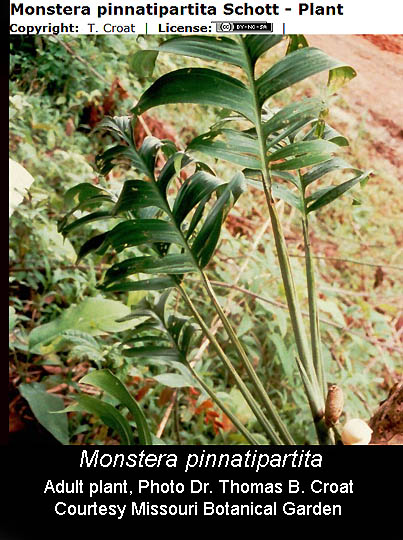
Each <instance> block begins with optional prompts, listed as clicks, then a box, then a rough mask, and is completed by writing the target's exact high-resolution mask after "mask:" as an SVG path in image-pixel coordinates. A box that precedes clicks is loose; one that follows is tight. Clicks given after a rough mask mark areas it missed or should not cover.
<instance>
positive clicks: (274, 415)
mask: <svg viewBox="0 0 403 540" xmlns="http://www.w3.org/2000/svg"><path fill="white" fill-rule="evenodd" d="M166 212H167V214H168V215H169V217H170V219H171V222H172V224H173V225H174V227H175V228H176V230H177V232H178V234H180V235H181V237H182V238H183V245H184V249H185V250H186V252H187V253H188V255H189V257H191V258H192V260H193V262H194V264H195V266H196V267H197V268H198V270H199V273H200V276H201V278H202V283H203V286H204V289H205V290H206V292H207V294H208V296H209V297H210V299H211V301H212V302H213V305H214V307H215V310H216V312H217V315H218V317H219V318H220V319H221V322H222V324H223V326H224V328H225V330H226V331H227V333H228V335H229V338H230V340H231V342H232V343H233V345H234V347H235V349H236V351H237V353H238V355H239V357H240V359H241V361H242V363H243V365H244V367H245V369H246V371H247V372H248V375H249V377H250V379H251V382H252V384H253V386H254V388H255V390H256V393H257V395H258V396H259V398H260V400H261V402H262V404H263V405H264V407H265V409H266V411H267V414H268V416H269V419H270V421H271V422H273V424H274V425H275V427H276V428H277V430H278V431H279V433H280V435H281V437H282V438H283V441H284V442H285V443H287V444H290V445H294V444H295V441H294V440H293V438H292V436H291V434H290V433H289V431H288V429H287V427H286V425H285V424H284V422H283V421H282V419H281V417H280V415H279V414H278V412H277V410H276V408H275V407H274V405H273V403H272V401H271V400H270V398H269V396H268V395H267V392H266V390H265V388H264V387H263V385H262V383H261V381H260V380H259V377H258V376H257V375H256V372H255V370H254V368H253V366H252V364H251V362H250V360H249V358H248V356H247V354H246V352H245V350H244V348H243V346H242V344H241V342H240V341H239V339H238V336H237V335H236V333H235V331H234V329H233V328H232V326H231V323H230V322H229V320H228V317H227V316H226V315H225V313H224V310H223V309H222V307H221V305H220V303H219V301H218V299H217V297H216V295H215V293H214V290H213V288H212V286H211V284H210V281H209V279H208V277H207V276H206V274H205V272H204V271H203V269H202V268H200V266H199V264H198V261H197V260H196V259H195V257H194V255H193V252H192V250H191V249H190V247H189V246H188V243H187V241H186V239H185V237H184V234H183V231H182V229H181V228H180V227H178V226H177V225H176V222H175V219H174V216H173V214H172V212H171V210H170V208H169V206H168V205H167V208H166ZM178 287H179V289H180V291H181V294H182V297H183V298H184V299H185V301H186V303H187V304H188V306H189V307H190V309H191V310H192V312H193V313H194V315H195V317H196V318H197V319H198V321H199V324H200V326H202V328H203V331H204V333H205V334H206V335H207V333H206V332H208V333H209V335H208V338H209V341H210V342H211V343H213V341H212V339H213V340H214V341H215V342H216V343H217V345H218V346H219V344H218V342H217V341H216V339H215V337H214V336H213V334H212V333H211V332H210V329H209V328H208V326H207V325H206V324H205V323H204V321H203V320H202V319H201V317H200V315H199V313H198V312H197V309H196V308H195V307H194V306H193V308H192V307H191V306H190V304H189V301H191V300H190V298H189V297H187V298H185V297H184V296H183V293H184V292H185V291H184V289H183V287H182V286H181V285H180V284H178ZM192 305H193V304H192ZM193 310H194V311H193ZM200 321H201V322H200ZM204 328H205V329H206V330H204ZM211 338H212V339H211ZM219 347H220V346H219ZM220 349H221V347H220ZM216 350H217V348H216ZM217 352H218V350H217ZM221 352H222V354H224V352H223V351H222V349H221ZM219 354H220V353H219ZM220 356H221V354H220ZM224 356H225V358H226V360H224V358H223V356H221V359H222V360H224V362H226V365H227V367H228V364H227V362H228V363H229V365H230V366H231V369H232V370H233V371H234V373H235V374H236V377H238V379H239V381H240V382H241V383H242V384H243V385H244V387H245V389H246V391H247V392H248V393H249V395H250V397H251V398H252V399H253V397H252V394H250V392H249V390H248V389H247V387H246V385H245V384H244V383H243V381H242V379H241V378H240V377H239V375H238V373H237V372H236V371H235V369H234V367H233V366H232V364H231V362H230V360H229V359H228V357H227V356H226V355H225V354H224ZM231 372H232V371H231ZM234 373H233V374H234ZM234 376H235V375H234ZM240 390H241V388H240ZM241 392H242V390H241ZM244 397H245V399H247V398H246V396H245V395H244ZM247 401H248V399H247ZM248 403H249V401H248ZM249 405H250V403H249ZM250 406H251V405H250ZM256 406H257V407H258V405H257V404H256ZM251 408H252V410H254V409H253V407H252V406H251ZM259 414H260V416H261V418H262V420H263V422H264V424H265V425H266V428H267V427H269V426H270V433H271V438H272V439H273V435H275V436H276V438H277V439H278V440H280V441H281V439H279V438H278V436H277V434H276V433H275V431H274V430H273V428H272V426H271V425H270V424H269V422H268V420H267V418H266V417H265V416H264V415H263V413H262V412H261V410H260V408H259ZM262 425H263V424H262ZM276 444H283V442H278V443H276Z"/></svg>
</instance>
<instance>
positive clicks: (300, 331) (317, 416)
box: [240, 37, 327, 444]
mask: <svg viewBox="0 0 403 540" xmlns="http://www.w3.org/2000/svg"><path fill="white" fill-rule="evenodd" d="M240 40H241V43H242V46H243V48H244V51H245V59H246V61H247V66H248V67H247V70H246V73H247V77H248V82H249V85H250V88H251V90H252V94H253V99H254V105H255V112H256V118H255V128H256V134H257V138H258V142H259V153H260V160H261V163H262V181H263V188H264V193H265V197H266V202H267V206H268V209H269V214H270V219H271V222H272V228H273V236H274V241H275V245H276V250H277V256H278V259H279V264H280V270H281V276H282V279H283V284H284V289H285V294H286V299H287V304H288V310H289V313H290V318H291V325H292V328H293V332H294V336H295V342H296V345H297V350H298V356H299V359H300V361H301V364H302V366H303V368H304V370H305V372H306V374H307V377H308V380H309V381H310V383H311V385H310V386H305V388H306V391H307V397H308V402H309V405H310V409H311V412H312V417H313V420H314V423H315V428H316V432H317V436H318V440H319V442H320V443H321V444H326V439H327V437H324V433H323V426H322V423H323V420H322V418H323V414H324V399H323V397H322V392H321V390H320V387H319V382H318V378H317V376H316V371H315V367H314V364H313V360H312V356H311V354H310V351H309V347H308V341H307V337H306V332H305V327H304V323H303V319H302V313H301V308H300V305H299V301H298V297H297V294H296V290H295V284H294V279H293V276H292V271H291V265H290V259H289V256H288V250H287V246H286V243H285V238H284V234H283V231H282V227H281V223H280V220H279V217H278V213H277V209H276V207H275V202H274V199H273V196H272V193H271V184H272V180H271V174H270V168H269V161H268V157H267V153H266V143H265V138H264V136H263V129H262V120H261V112H260V104H259V99H258V95H257V89H256V84H255V77H254V68H253V66H252V64H251V61H250V57H249V54H248V52H247V50H246V45H245V42H244V40H243V38H242V37H241V38H240ZM326 433H327V430H326Z"/></svg>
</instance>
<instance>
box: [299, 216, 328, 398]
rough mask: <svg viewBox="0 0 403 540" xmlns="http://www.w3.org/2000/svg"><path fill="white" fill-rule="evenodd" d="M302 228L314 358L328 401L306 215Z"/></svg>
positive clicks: (320, 384) (313, 268)
mask: <svg viewBox="0 0 403 540" xmlns="http://www.w3.org/2000/svg"><path fill="white" fill-rule="evenodd" d="M302 227H303V230H304V243H305V267H306V283H307V289H308V302H309V326H310V331H311V348H312V357H313V364H314V367H315V371H316V375H317V378H318V382H319V386H320V388H321V390H322V395H323V398H324V399H326V381H325V373H324V367H323V358H322V344H321V339H320V328H319V310H318V304H317V300H316V283H315V267H314V261H313V258H312V251H311V243H310V239H309V224H308V218H307V216H306V215H304V217H303V219H302Z"/></svg>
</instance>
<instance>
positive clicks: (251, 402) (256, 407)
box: [177, 283, 283, 445]
mask: <svg viewBox="0 0 403 540" xmlns="http://www.w3.org/2000/svg"><path fill="white" fill-rule="evenodd" d="M177 287H178V290H179V292H180V294H181V295H182V298H183V299H184V301H185V302H186V304H187V305H188V307H189V309H190V311H191V312H192V314H193V315H194V317H195V318H196V320H197V322H198V323H199V325H200V327H201V329H202V330H203V332H204V334H205V336H206V337H207V338H208V340H209V341H210V343H211V345H212V346H213V347H214V349H215V350H216V352H217V354H218V356H219V357H220V358H221V360H222V361H223V362H224V364H225V366H226V367H227V369H228V371H229V372H230V373H231V375H232V376H233V377H234V379H235V382H236V384H237V386H238V388H239V390H240V392H241V393H242V395H243V397H244V398H245V400H246V402H247V403H248V405H249V407H250V408H251V409H252V411H253V413H254V415H255V417H256V419H257V420H258V421H259V422H260V424H261V426H262V427H263V429H264V430H265V432H266V434H267V435H268V436H269V438H270V440H271V441H272V442H273V443H274V444H279V445H282V444H283V441H282V440H281V439H280V437H279V436H278V435H277V433H276V432H275V430H274V429H273V427H272V426H271V424H270V422H269V421H268V419H267V418H266V417H265V416H264V414H263V412H262V410H261V409H260V406H259V405H258V404H257V403H256V401H255V399H254V397H253V396H252V394H251V393H250V391H249V390H248V387H247V386H246V384H245V383H244V382H243V380H242V379H241V377H240V376H239V375H238V372H237V371H236V369H235V368H234V366H233V365H232V364H231V361H230V360H229V358H228V357H227V355H226V354H225V353H224V351H223V350H222V348H221V346H220V344H219V343H218V341H217V340H216V339H215V337H214V336H213V334H212V333H211V332H210V329H209V327H208V326H207V325H206V323H205V322H204V320H203V318H202V317H201V316H200V314H199V312H198V311H197V309H196V307H195V306H194V304H193V302H192V300H191V299H190V297H189V295H188V294H187V292H186V291H185V288H184V287H183V285H182V284H181V283H178V285H177Z"/></svg>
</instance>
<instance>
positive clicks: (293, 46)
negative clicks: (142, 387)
mask: <svg viewBox="0 0 403 540" xmlns="http://www.w3.org/2000/svg"><path fill="white" fill-rule="evenodd" d="M281 40H282V36H252V35H249V36H235V38H234V39H230V38H213V37H204V36H203V37H181V38H173V39H169V40H167V41H165V42H164V43H162V44H161V45H160V47H159V48H158V52H170V53H175V54H181V55H185V56H193V57H198V58H202V59H204V60H212V61H215V62H218V63H219V65H220V64H221V63H223V62H224V63H229V64H232V65H233V66H236V68H239V69H240V70H241V73H242V75H241V77H242V78H243V80H245V83H244V82H241V81H240V80H239V79H237V78H234V77H231V76H229V75H226V74H224V73H222V72H221V71H218V70H216V69H214V70H213V69H207V68H185V69H180V70H177V71H174V72H170V73H167V74H166V75H163V76H162V77H160V78H159V79H157V81H155V82H154V83H153V84H152V86H151V87H150V88H149V89H148V90H146V91H145V92H144V94H143V95H142V96H141V98H140V100H139V102H138V104H137V105H136V107H135V108H134V109H133V112H134V114H135V115H136V116H137V115H140V114H142V113H144V112H145V111H147V110H148V109H150V108H152V107H155V106H159V105H163V104H168V103H196V104H201V105H213V106H215V107H221V108H223V109H225V110H226V111H228V115H227V117H226V118H224V119H223V120H221V121H220V122H219V123H218V124H215V125H214V126H213V127H212V129H211V130H210V131H209V132H208V133H205V134H202V135H199V136H197V137H196V138H195V139H193V141H191V142H190V144H189V145H188V147H187V150H186V152H179V151H177V149H176V148H175V147H174V145H173V144H172V143H168V142H167V141H165V142H164V141H159V140H157V139H155V138H153V137H148V138H146V139H145V141H144V143H143V145H142V146H141V148H139V149H137V148H136V146H135V143H134V140H133V130H132V124H131V121H130V120H129V119H128V118H114V119H107V120H105V121H104V122H103V123H102V127H104V128H106V129H108V130H110V131H111V132H112V133H114V134H115V135H117V136H118V138H119V139H120V141H121V143H120V144H118V145H116V146H114V147H111V148H109V149H107V150H106V151H105V152H104V153H103V154H102V156H101V157H100V158H99V159H98V166H99V170H100V172H101V173H102V174H104V175H105V174H108V173H109V172H110V171H111V169H112V168H113V167H114V166H115V165H116V163H118V162H122V160H123V161H127V160H129V162H130V165H131V167H133V168H134V169H135V170H137V172H139V173H141V174H143V175H144V177H145V178H146V179H148V181H147V180H127V181H126V182H125V184H124V186H123V189H122V191H121V193H120V194H119V196H118V197H117V198H116V197H114V196H113V195H112V194H111V193H108V191H107V190H106V189H103V188H98V187H95V186H92V185H91V184H80V185H79V186H76V187H74V188H72V189H71V190H70V191H69V192H68V193H67V195H66V199H67V201H69V202H70V203H75V205H74V207H73V209H72V210H71V211H70V212H69V214H68V215H67V216H66V218H65V219H64V220H62V222H61V224H60V230H61V231H62V232H63V234H65V235H66V234H69V233H70V232H72V231H74V230H75V229H77V228H78V227H80V226H82V225H86V224H87V223H89V222H93V221H96V220H106V219H107V220H110V219H112V220H116V219H117V220H118V221H119V223H118V224H117V225H116V226H115V227H114V228H113V229H111V230H110V231H109V232H104V233H102V234H98V235H96V236H94V237H92V238H90V240H88V241H87V242H86V243H85V244H84V245H83V246H82V247H81V249H80V252H79V258H81V257H84V256H85V255H87V254H88V253H90V252H91V251H97V252H98V253H105V252H106V250H107V249H108V248H112V249H115V250H116V251H118V252H123V251H124V250H126V249H127V248H128V249H129V251H130V249H132V248H135V253H136V254H135V256H132V257H130V258H129V259H125V260H120V261H119V262H117V263H115V264H114V265H113V266H111V267H110V268H109V269H108V270H107V272H106V275H105V279H104V283H103V289H104V290H105V291H108V292H114V293H116V292H122V291H134V290H162V289H170V288H176V289H177V290H178V292H179V293H180V295H181V297H182V299H183V301H184V303H185V304H186V306H187V308H188V309H189V310H190V312H191V314H192V315H193V317H194V319H195V320H196V321H197V323H198V324H199V326H200V327H201V329H202V331H203V332H204V334H205V335H206V337H207V338H208V339H209V341H210V343H211V345H212V346H213V347H214V349H215V351H216V353H217V355H218V356H219V357H220V359H221V360H222V361H223V362H224V364H225V365H226V367H227V368H228V370H229V372H230V373H231V375H232V376H233V378H234V381H235V383H236V384H237V385H238V387H239V390H240V391H241V393H242V395H243V397H244V398H245V399H246V401H247V403H248V404H249V406H250V407H251V409H252V411H253V413H254V414H255V416H256V418H257V420H258V421H259V423H260V425H261V427H262V429H263V430H264V432H265V433H266V435H267V437H268V438H269V439H270V440H271V441H272V442H274V443H275V444H284V443H286V444H293V442H294V441H293V438H292V437H291V435H290V433H289V431H288V429H287V427H286V426H285V424H284V422H283V421H282V419H281V418H280V416H279V414H278V412H277V410H276V407H275V406H274V405H273V403H272V401H271V400H270V398H269V396H268V394H267V388H266V387H265V385H264V384H263V383H262V381H261V380H260V378H259V377H258V376H257V374H256V372H255V370H254V368H253V366H252V364H251V362H250V359H249V358H248V355H247V353H246V352H245V349H244V347H243V345H242V343H241V341H240V339H239V337H238V335H237V333H236V331H235V330H234V329H233V326H232V325H231V323H230V321H229V319H228V317H227V316H226V314H225V312H224V310H223V308H222V307H221V305H220V303H219V301H218V298H217V296H216V294H215V292H214V290H213V287H212V285H211V283H210V281H209V279H208V277H207V274H206V272H205V266H206V265H207V263H208V262H209V261H210V259H211V257H212V255H213V253H214V250H215V248H216V246H217V242H218V239H219V236H220V231H221V227H222V224H223V221H224V219H225V216H226V214H227V212H228V210H229V208H230V206H231V205H233V204H234V203H235V202H236V200H237V198H238V197H239V196H240V194H241V193H242V191H243V190H244V189H245V177H246V178H247V182H248V183H249V184H250V185H253V186H255V187H259V188H261V189H263V191H264V194H265V197H266V202H267V207H268V210H269V215H270V219H271V223H272V228H273V235H274V240H275V245H276V249H277V255H278V260H279V265H280V269H281V274H282V279H283V284H284V289H285V294H286V298H287V303H288V309H289V315H290V319H291V324H292V328H293V331H294V336H295V342H296V346H297V355H296V361H297V365H298V368H299V371H300V375H301V378H302V381H303V384H304V388H305V391H306V395H307V398H308V402H309V406H310V409H311V413H312V418H313V420H314V424H315V428H316V431H317V436H318V440H319V442H320V443H321V444H329V443H332V442H333V440H334V439H333V435H332V433H331V431H330V430H329V426H326V424H325V422H324V402H325V398H326V377H325V373H324V368H323V361H322V352H321V351H322V345H321V341H320V334H319V323H318V307H317V293H316V290H315V279H314V266H313V258H312V253H311V250H310V243H309V215H310V213H311V212H314V211H316V210H318V209H319V208H322V207H324V206H325V205H327V204H329V203H331V202H332V201H333V200H335V199H336V198H338V197H340V196H341V195H342V194H343V193H344V192H346V191H347V190H349V189H351V188H352V187H353V186H354V185H356V184H358V183H361V184H362V185H363V184H364V183H365V181H366V179H367V178H368V173H363V172H362V171H359V170H357V169H356V168H355V167H353V166H351V165H350V164H349V163H347V162H346V161H344V160H343V159H341V158H338V157H334V154H335V153H336V151H338V149H339V147H340V146H345V145H346V144H348V143H347V140H346V139H345V138H344V137H343V136H341V135H340V134H339V133H337V132H336V131H335V130H334V129H332V128H331V127H330V126H329V125H327V123H326V122H325V116H326V110H327V108H328V103H327V99H325V98H323V99H319V98H310V99H306V100H303V101H301V102H299V103H292V104H288V105H286V106H285V107H283V108H282V109H281V110H279V111H272V110H271V109H270V108H269V106H268V102H269V100H270V99H271V98H272V97H273V96H274V95H276V94H277V93H278V92H280V91H282V90H284V89H286V88H288V87H290V86H291V85H293V84H295V83H297V82H299V81H302V80H304V79H306V78H308V77H310V76H312V75H314V74H316V73H319V72H322V71H329V78H328V86H327V93H328V95H331V94H332V93H333V92H335V91H336V90H337V89H339V88H340V87H341V85H342V84H344V83H345V82H346V81H348V80H349V79H351V78H352V77H353V76H354V75H355V72H354V70H352V68H350V67H348V66H345V65H344V64H342V63H341V62H338V61H337V60H334V59H333V58H330V57H329V56H328V55H326V54H325V53H323V52H322V51H320V50H318V49H314V48H310V47H308V46H307V43H306V41H305V40H304V39H301V36H292V37H291V38H290V40H289V46H288V49H287V54H286V56H285V57H284V58H282V59H281V60H279V61H278V62H277V63H275V64H274V65H273V66H272V67H270V68H269V69H268V70H266V71H264V72H263V74H262V75H260V76H257V75H256V64H257V62H258V60H259V59H260V58H261V57H262V55H264V53H266V52H267V51H268V50H269V49H271V48H272V47H273V46H275V45H276V44H278V43H279V42H280V41H281ZM144 54H145V55H148V56H145V61H147V58H149V57H150V54H149V52H147V51H145V52H144ZM152 61H153V63H154V61H155V55H152ZM228 125H230V126H231V127H227V126H228ZM158 151H161V152H162V153H163V154H164V156H165V160H166V162H165V164H164V165H163V167H162V169H161V171H160V172H159V174H158V173H157V172H156V156H157V152H158ZM194 152H203V153H205V154H207V155H209V156H211V157H214V158H218V159H224V160H226V161H229V162H231V163H233V164H235V165H238V166H241V167H243V174H242V173H237V174H235V176H234V177H233V179H232V180H231V181H230V182H228V183H226V182H224V181H222V180H220V179H218V178H217V177H216V176H214V173H213V171H212V170H211V169H209V168H208V167H207V166H206V165H205V164H203V163H201V162H197V161H195V159H194V157H193V153H194ZM191 163H195V164H196V170H195V172H194V173H193V174H192V175H191V176H190V177H189V178H187V179H186V180H185V182H183V184H182V185H181V186H180V188H179V189H178V190H177V192H176V196H175V197H173V198H172V196H171V194H170V191H169V189H168V188H169V185H170V183H171V182H173V181H174V179H175V177H176V176H178V175H179V174H180V172H181V171H182V170H183V169H185V168H186V167H187V166H188V165H189V164H191ZM337 170H352V171H353V173H354V175H355V176H354V177H353V178H352V179H349V180H347V181H345V182H343V183H342V184H339V185H337V186H329V187H324V188H320V189H318V190H317V191H314V192H312V191H311V187H312V185H313V183H314V182H315V181H317V180H319V179H321V178H322V177H323V176H325V175H326V174H328V173H330V172H333V171H337ZM256 178H257V180H256ZM274 179H276V180H274ZM287 184H288V185H287ZM288 186H290V187H288ZM213 195H215V196H216V201H215V202H214V203H212V197H213ZM276 198H280V199H283V200H284V201H285V202H286V203H288V204H290V205H292V206H293V207H295V208H296V209H297V210H298V211H299V212H300V213H301V222H302V227H303V233H304V245H305V261H306V275H307V290H308V299H309V318H310V326H309V328H310V337H311V339H310V341H311V347H309V345H308V338H307V334H306V329H305V326H304V324H303V320H302V312H301V309H300V306H299V300H298V297H297V294H296V290H295V285H294V278H293V275H292V271H291V265H290V260H289V254H288V251H287V246H286V242H285V238H284V234H283V232H282V226H281V222H280V219H279V215H278V212H277V208H276V202H275V199H276ZM170 199H171V200H170ZM209 204H210V206H209ZM101 207H102V209H100V208H101ZM94 209H96V210H95V211H94V212H92V213H90V214H87V215H85V216H83V217H81V218H79V219H77V220H75V221H71V220H70V218H71V216H72V215H73V213H74V212H76V211H78V210H80V211H83V210H94ZM207 209H208V211H207ZM205 211H207V215H206V217H205V218H204V219H203V213H204V212H205ZM186 218H187V219H186ZM140 246H141V251H140V253H141V254H139V252H137V251H136V250H139V248H140ZM144 253H146V255H144ZM189 272H193V273H196V274H197V275H198V276H199V278H200V283H201V285H202V287H203V289H204V291H205V293H206V294H207V295H208V297H209V299H210V300H211V303H212V306H213V307H214V309H215V311H216V314H217V316H218V317H219V319H220V320H221V322H222V324H223V327H224V329H225V331H226V332H227V334H228V337H229V340H230V342H231V343H232V346H233V347H234V350H235V351H236V353H237V356H238V357H239V359H240V361H241V362H242V365H243V366H244V369H245V370H246V373H247V374H248V377H249V384H250V385H251V387H252V389H253V394H254V395H252V393H251V391H250V390H249V388H248V386H247V385H246V384H245V382H244V381H243V380H242V378H241V377H240V376H239V374H238V373H237V370H236V369H235V368H234V365H233V363H232V362H231V360H230V358H229V357H228V355H227V354H226V353H225V351H224V350H223V347H222V346H221V345H220V343H219V342H218V341H217V339H216V337H215V336H214V335H213V334H212V333H211V331H210V330H209V328H208V326H207V324H206V323H205V321H204V320H203V317H202V316H201V315H200V313H199V311H198V310H197V308H196V307H195V305H194V303H193V301H192V299H191V297H190V296H189V294H188V292H187V290H186V288H185V285H184V283H186V275H187V274H188V273H189ZM140 273H141V274H150V275H155V274H157V275H158V276H159V277H152V278H150V279H140V280H138V281H134V280H133V279H130V277H131V276H132V275H138V274H140ZM149 354H150V350H149ZM193 375H194V376H195V375H197V374H196V373H195V372H194V371H193ZM199 382H200V381H199ZM204 390H206V391H208V387H206V388H204ZM210 390H211V389H210ZM210 395H211V397H214V399H215V402H216V403H217V404H218V405H219V406H220V407H221V408H223V403H220V400H219V399H218V397H217V395H216V394H215V393H214V392H213V391H211V394H210ZM256 400H257V401H256ZM258 402H260V403H258ZM261 407H263V409H262V408H261ZM263 410H264V411H265V412H263ZM233 421H234V424H235V425H236V426H237V428H238V429H239V430H240V431H241V432H242V433H243V434H244V436H245V437H246V439H247V440H248V441H249V442H250V443H252V444H255V443H256V442H257V441H256V438H255V437H254V436H253V434H251V433H250V432H248V430H246V429H245V427H244V426H242V425H241V424H240V423H239V422H238V421H237V420H236V419H234V420H233Z"/></svg>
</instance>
